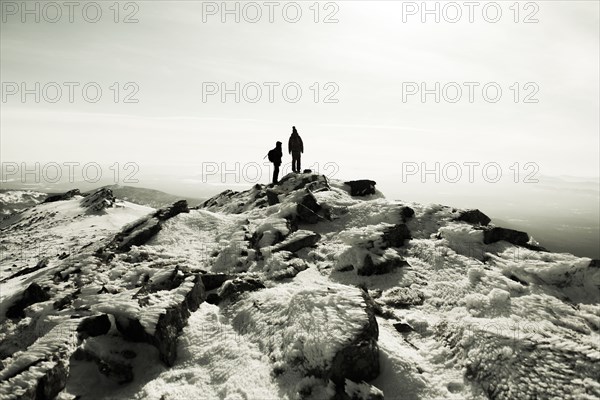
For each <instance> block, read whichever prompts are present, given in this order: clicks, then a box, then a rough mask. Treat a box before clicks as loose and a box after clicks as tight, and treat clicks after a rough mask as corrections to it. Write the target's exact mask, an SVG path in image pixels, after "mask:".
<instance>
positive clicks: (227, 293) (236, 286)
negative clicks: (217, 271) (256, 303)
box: [218, 276, 265, 301]
mask: <svg viewBox="0 0 600 400" xmlns="http://www.w3.org/2000/svg"><path fill="white" fill-rule="evenodd" d="M264 288H265V285H264V284H263V283H262V282H261V281H260V280H259V279H256V278H253V277H249V276H244V277H240V278H235V279H232V280H229V281H227V282H225V283H224V284H223V286H221V289H220V290H219V292H218V295H219V299H221V300H225V299H231V300H233V301H235V300H236V299H237V298H238V296H239V295H240V294H242V293H244V292H253V291H255V290H260V289H264Z"/></svg>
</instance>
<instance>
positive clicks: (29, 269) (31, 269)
mask: <svg viewBox="0 0 600 400" xmlns="http://www.w3.org/2000/svg"><path fill="white" fill-rule="evenodd" d="M47 266H48V259H47V258H43V259H41V260H40V261H38V262H37V264H35V266H33V267H27V268H23V269H22V270H20V271H19V272H16V273H14V274H12V275H11V276H9V277H8V278H6V279H4V280H6V281H8V280H10V279H13V278H16V277H18V276H23V275H28V274H31V273H32V272H35V271H38V270H40V269H42V268H46V267H47ZM15 267H16V265H15Z"/></svg>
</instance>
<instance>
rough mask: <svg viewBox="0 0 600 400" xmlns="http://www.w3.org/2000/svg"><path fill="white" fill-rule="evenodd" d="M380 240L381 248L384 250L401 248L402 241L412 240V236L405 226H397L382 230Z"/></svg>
mask: <svg viewBox="0 0 600 400" xmlns="http://www.w3.org/2000/svg"><path fill="white" fill-rule="evenodd" d="M381 239H382V242H383V243H382V244H383V247H382V248H383V249H386V248H388V247H402V246H404V241H405V240H410V239H412V236H411V234H410V231H409V230H408V227H407V226H406V225H405V224H398V225H394V226H392V227H391V228H388V229H386V230H384V232H383V235H382V236H381Z"/></svg>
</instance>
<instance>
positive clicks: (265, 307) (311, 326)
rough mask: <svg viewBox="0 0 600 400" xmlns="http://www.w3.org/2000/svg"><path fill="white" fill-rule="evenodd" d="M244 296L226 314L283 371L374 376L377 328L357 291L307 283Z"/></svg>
mask: <svg viewBox="0 0 600 400" xmlns="http://www.w3.org/2000/svg"><path fill="white" fill-rule="evenodd" d="M309 277H310V274H309V275H308V276H307V278H305V279H302V280H300V281H299V282H291V283H286V284H281V285H280V286H278V287H274V288H269V289H263V290H260V291H257V292H251V293H248V294H247V295H245V296H244V297H243V298H242V299H241V300H240V301H239V302H237V303H235V304H234V306H233V307H232V308H231V310H229V311H228V313H229V314H231V316H232V318H233V326H234V327H235V328H236V329H237V330H238V331H240V332H241V333H243V334H244V335H248V336H250V337H252V338H253V340H256V341H257V342H258V343H259V344H260V347H261V349H263V350H264V351H266V352H267V353H268V354H269V356H270V357H271V358H273V359H274V361H275V364H276V365H280V366H281V368H283V369H284V371H282V372H286V371H287V372H293V371H297V372H298V371H299V372H302V373H304V374H311V375H314V376H317V377H319V378H321V379H324V380H325V382H327V380H328V379H331V380H332V381H333V382H335V383H336V384H338V385H341V386H342V387H343V384H344V379H345V378H346V377H347V378H349V379H352V380H355V381H361V380H370V379H373V378H374V377H376V376H377V374H378V373H379V361H378V360H379V353H378V347H377V336H378V328H377V322H376V321H375V316H374V314H373V310H372V309H370V308H369V307H368V304H367V303H366V302H365V299H364V297H363V293H362V292H361V291H360V290H359V289H356V288H354V289H352V288H349V287H346V286H343V285H336V284H330V285H323V284H321V283H318V282H313V281H311V279H310V278H309Z"/></svg>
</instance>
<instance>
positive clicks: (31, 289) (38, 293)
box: [6, 282, 50, 318]
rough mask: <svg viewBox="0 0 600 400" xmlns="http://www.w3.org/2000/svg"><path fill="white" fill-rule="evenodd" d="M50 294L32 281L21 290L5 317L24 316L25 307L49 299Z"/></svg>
mask: <svg viewBox="0 0 600 400" xmlns="http://www.w3.org/2000/svg"><path fill="white" fill-rule="evenodd" d="M49 299H50V296H48V293H46V292H45V291H44V289H42V288H41V287H40V285H38V284H37V283H35V282H33V283H32V284H31V285H29V286H28V287H27V289H25V290H24V291H23V294H22V295H21V296H20V297H19V298H18V299H17V300H16V301H15V302H14V304H13V305H11V306H10V307H9V308H8V310H7V311H6V317H7V318H25V308H27V307H29V306H30V305H32V304H35V303H39V302H41V301H46V300H49Z"/></svg>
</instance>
